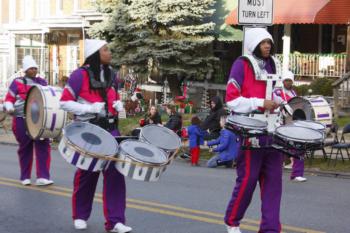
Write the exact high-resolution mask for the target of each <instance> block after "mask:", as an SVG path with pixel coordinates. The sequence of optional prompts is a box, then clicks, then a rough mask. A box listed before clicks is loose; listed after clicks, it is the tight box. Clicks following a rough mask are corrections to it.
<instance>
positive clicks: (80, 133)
mask: <svg viewBox="0 0 350 233" xmlns="http://www.w3.org/2000/svg"><path fill="white" fill-rule="evenodd" d="M58 150H59V152H60V153H61V155H62V156H63V158H64V159H65V160H66V161H67V162H68V163H70V164H72V165H74V166H76V167H78V168H80V169H82V170H86V171H91V172H98V171H101V170H103V169H104V167H105V166H106V164H107V163H108V161H107V160H106V159H105V158H106V157H113V156H114V155H115V154H116V153H117V150H118V143H117V141H116V140H115V139H114V137H113V136H112V135H111V134H110V133H108V132H107V131H106V130H104V129H102V128H100V127H98V126H96V125H93V124H90V123H87V122H73V123H71V124H69V125H67V126H66V127H65V128H64V129H63V136H62V139H61V141H60V143H59V145H58Z"/></svg>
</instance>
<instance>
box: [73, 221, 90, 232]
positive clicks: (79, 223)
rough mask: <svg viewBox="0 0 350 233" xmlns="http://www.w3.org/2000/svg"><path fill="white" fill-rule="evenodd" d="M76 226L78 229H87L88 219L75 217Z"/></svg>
mask: <svg viewBox="0 0 350 233" xmlns="http://www.w3.org/2000/svg"><path fill="white" fill-rule="evenodd" d="M74 228H75V229H77V230H85V229H86V228H87V224H86V221H85V220H82V219H75V220H74Z"/></svg>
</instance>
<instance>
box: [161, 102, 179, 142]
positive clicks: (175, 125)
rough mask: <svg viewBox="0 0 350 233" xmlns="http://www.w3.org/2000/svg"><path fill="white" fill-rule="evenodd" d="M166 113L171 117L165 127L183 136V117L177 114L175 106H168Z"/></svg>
mask: <svg viewBox="0 0 350 233" xmlns="http://www.w3.org/2000/svg"><path fill="white" fill-rule="evenodd" d="M166 112H167V113H168V115H169V120H168V122H167V123H166V124H165V125H164V126H165V127H167V128H168V129H171V130H172V131H174V132H175V133H177V134H178V135H179V136H181V135H180V134H181V128H182V116H181V115H180V114H179V113H177V112H176V110H175V106H174V105H171V104H168V105H166Z"/></svg>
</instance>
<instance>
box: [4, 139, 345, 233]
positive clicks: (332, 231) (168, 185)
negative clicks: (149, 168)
mask: <svg viewBox="0 0 350 233" xmlns="http://www.w3.org/2000/svg"><path fill="white" fill-rule="evenodd" d="M16 150H17V147H15V146H5V145H0V190H1V191H0V203H1V204H0V233H22V232H23V233H24V232H25V233H32V232H33V233H34V232H35V233H41V232H48V233H67V232H79V231H76V230H74V228H73V225H72V220H71V198H70V197H71V190H72V178H73V174H74V170H75V167H73V166H72V165H70V164H68V163H66V162H65V161H64V160H63V158H61V156H60V154H59V153H58V152H57V151H53V152H52V163H51V164H52V166H51V167H52V179H53V180H54V181H55V184H54V185H52V186H50V187H37V186H35V185H31V186H27V187H24V186H22V185H21V184H20V182H19V181H18V177H19V165H18V159H17V154H16ZM34 164H35V163H34ZM34 174H35V168H33V177H35V175H34ZM306 177H307V178H308V181H307V182H306V183H294V182H291V181H289V179H288V178H289V173H287V172H286V173H285V174H284V177H283V189H284V191H283V200H282V208H281V220H282V224H283V227H282V229H283V232H297V233H299V232H308V233H321V232H329V233H346V232H350V227H349V224H348V223H349V219H350V201H349V200H350V180H349V179H341V178H332V177H322V176H314V175H311V174H306ZM235 178H236V174H235V170H233V169H226V168H218V169H208V168H205V167H204V166H201V167H191V166H189V164H188V163H187V162H186V161H184V160H180V159H178V160H177V161H175V162H174V163H173V164H172V165H171V166H170V167H169V168H168V169H167V171H166V172H165V173H164V174H163V176H162V177H161V179H160V181H158V182H154V183H146V182H140V181H134V180H130V179H126V180H127V197H128V199H127V213H126V215H127V224H128V225H130V226H132V227H133V229H134V231H133V232H134V233H225V232H226V230H225V226H224V223H223V213H224V211H225V208H226V204H227V201H228V199H229V197H230V195H231V192H232V188H233V184H234V180H235ZM101 181H102V176H101V178H100V183H99V186H98V189H97V195H96V198H95V203H94V207H93V212H92V215H91V217H90V219H89V221H88V230H86V231H84V233H85V232H86V233H90V232H91V233H92V232H94V233H96V232H105V231H104V227H103V224H104V218H103V210H102V204H101V190H102V187H101V183H102V182H101ZM33 182H35V180H34V179H32V183H33ZM259 219H260V198H259V188H257V190H256V191H255V195H254V198H253V201H252V203H251V205H250V207H249V209H248V211H247V213H246V218H245V219H244V221H243V222H242V224H241V230H242V232H243V233H251V232H257V231H258V225H259Z"/></svg>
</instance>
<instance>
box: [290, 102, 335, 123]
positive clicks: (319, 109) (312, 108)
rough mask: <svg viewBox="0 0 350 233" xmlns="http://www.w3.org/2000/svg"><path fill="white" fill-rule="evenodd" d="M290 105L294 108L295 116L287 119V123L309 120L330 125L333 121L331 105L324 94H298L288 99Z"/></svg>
mask: <svg viewBox="0 0 350 233" xmlns="http://www.w3.org/2000/svg"><path fill="white" fill-rule="evenodd" d="M288 105H289V106H290V107H291V108H292V109H293V116H289V117H287V118H286V119H285V123H287V124H288V123H291V122H292V121H293V120H308V121H317V122H320V123H322V124H324V125H325V126H327V127H329V126H331V125H332V123H333V122H332V121H333V114H332V109H331V106H330V104H329V103H328V102H327V100H326V99H325V98H324V97H323V96H310V97H300V96H296V97H293V98H292V99H290V100H289V101H288Z"/></svg>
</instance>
